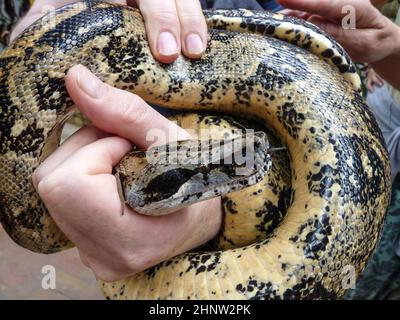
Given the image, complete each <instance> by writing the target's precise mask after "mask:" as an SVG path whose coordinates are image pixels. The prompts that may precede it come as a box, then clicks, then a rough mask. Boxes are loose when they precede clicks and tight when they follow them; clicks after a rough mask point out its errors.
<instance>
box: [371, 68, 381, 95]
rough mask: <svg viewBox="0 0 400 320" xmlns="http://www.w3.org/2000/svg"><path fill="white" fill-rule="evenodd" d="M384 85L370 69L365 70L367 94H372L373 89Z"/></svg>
mask: <svg viewBox="0 0 400 320" xmlns="http://www.w3.org/2000/svg"><path fill="white" fill-rule="evenodd" d="M384 84H385V80H383V79H382V78H381V77H380V76H379V75H378V74H377V73H376V72H375V71H374V69H372V68H368V70H367V89H368V91H369V92H371V93H372V92H374V90H375V87H378V88H380V87H382V86H383V85H384Z"/></svg>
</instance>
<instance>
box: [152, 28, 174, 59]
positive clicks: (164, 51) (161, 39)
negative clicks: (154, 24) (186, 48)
mask: <svg viewBox="0 0 400 320" xmlns="http://www.w3.org/2000/svg"><path fill="white" fill-rule="evenodd" d="M157 46H158V52H159V53H160V54H161V55H163V56H172V55H174V54H177V53H178V43H177V42H176V39H175V37H174V36H173V35H172V33H170V32H161V33H160V35H159V36H158V43H157Z"/></svg>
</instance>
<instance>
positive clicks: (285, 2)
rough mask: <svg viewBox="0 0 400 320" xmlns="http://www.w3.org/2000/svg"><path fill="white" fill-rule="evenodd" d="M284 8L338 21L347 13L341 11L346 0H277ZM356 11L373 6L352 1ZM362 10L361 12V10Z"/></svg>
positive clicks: (345, 4) (359, 11) (347, 2)
mask: <svg viewBox="0 0 400 320" xmlns="http://www.w3.org/2000/svg"><path fill="white" fill-rule="evenodd" d="M278 2H279V3H280V4H281V5H282V6H284V7H285V8H289V9H294V10H300V11H306V12H309V13H313V14H318V15H320V16H323V17H324V18H326V19H329V20H334V21H336V22H339V21H341V20H342V18H343V17H344V16H345V15H346V14H347V12H345V13H343V11H342V10H343V8H345V7H347V6H348V5H349V1H348V0H278ZM352 5H353V6H354V8H355V10H356V12H357V13H360V14H361V13H362V14H364V13H365V11H366V10H371V8H372V9H374V10H376V9H375V8H374V7H373V6H367V5H365V4H364V3H363V1H353V3H352ZM361 11H363V12H361Z"/></svg>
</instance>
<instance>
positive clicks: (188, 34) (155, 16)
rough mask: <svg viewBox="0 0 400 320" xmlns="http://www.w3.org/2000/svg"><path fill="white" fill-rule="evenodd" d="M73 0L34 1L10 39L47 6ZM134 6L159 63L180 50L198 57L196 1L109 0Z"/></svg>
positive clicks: (201, 40)
mask: <svg viewBox="0 0 400 320" xmlns="http://www.w3.org/2000/svg"><path fill="white" fill-rule="evenodd" d="M74 2H76V0H57V1H54V0H36V1H35V2H34V4H33V5H32V7H31V9H30V10H29V11H28V13H27V14H26V16H25V17H24V18H23V19H21V21H20V22H19V23H18V24H17V26H16V27H15V29H14V30H13V32H12V34H11V36H10V39H11V40H13V39H14V38H15V37H16V36H17V35H18V34H20V33H21V32H22V31H23V30H24V29H25V28H26V27H28V26H29V25H31V24H32V23H33V22H34V21H36V20H37V19H39V18H40V17H41V16H43V15H44V14H45V13H46V11H47V10H49V8H50V6H54V7H56V8H58V7H61V6H63V5H66V4H69V3H74ZM109 2H113V3H119V4H128V5H130V6H137V7H138V8H139V9H140V11H141V12H142V14H143V17H144V20H145V24H146V31H147V36H148V41H149V45H150V48H151V51H152V53H153V55H154V57H155V58H156V59H157V60H159V61H160V62H163V63H170V62H173V61H174V60H176V58H177V57H178V56H179V53H180V52H181V50H182V52H183V53H184V54H185V55H186V56H187V57H189V58H199V57H200V56H201V55H202V54H203V52H204V51H205V48H206V44H207V26H206V22H205V19H204V16H203V13H202V11H201V6H200V2H199V0H163V1H159V0H136V1H132V0H127V1H126V0H112V1H109Z"/></svg>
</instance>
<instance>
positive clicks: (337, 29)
mask: <svg viewBox="0 0 400 320" xmlns="http://www.w3.org/2000/svg"><path fill="white" fill-rule="evenodd" d="M307 21H308V22H310V23H312V24H315V25H316V26H318V27H319V28H321V29H322V30H324V31H325V32H326V33H329V34H330V35H331V36H332V37H334V38H335V39H336V40H337V41H338V42H340V43H342V45H346V44H347V40H348V36H347V35H346V34H345V32H344V31H345V29H343V28H342V27H341V26H340V25H338V24H336V23H332V22H330V21H328V20H326V19H325V18H324V17H321V16H318V15H310V17H309V18H308V19H307Z"/></svg>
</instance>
